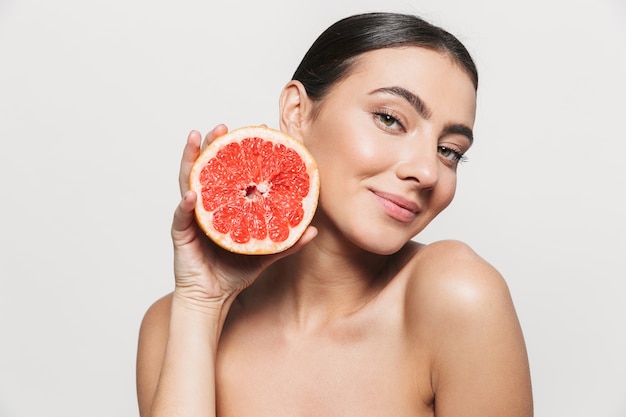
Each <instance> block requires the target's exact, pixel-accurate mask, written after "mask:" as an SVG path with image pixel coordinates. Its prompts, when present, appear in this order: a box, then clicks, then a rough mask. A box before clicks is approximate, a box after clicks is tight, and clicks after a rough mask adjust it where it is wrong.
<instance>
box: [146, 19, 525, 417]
mask: <svg viewBox="0 0 626 417" xmlns="http://www.w3.org/2000/svg"><path fill="white" fill-rule="evenodd" d="M477 80H478V77H477V74H476V69H475V66H474V64H473V62H472V59H471V57H470V56H469V54H468V53H467V51H466V50H465V48H464V47H463V45H461V44H460V43H459V41H458V40H457V39H456V38H454V37H453V36H452V35H450V34H449V33H447V32H445V31H443V30H442V29H440V28H437V27H435V26H432V25H430V24H428V23H426V22H424V21H422V20H420V19H419V18H416V17H414V16H408V15H398V14H385V13H376V14H364V15H357V16H352V17H349V18H347V19H343V20H341V21H339V22H337V23H336V24H335V25H333V26H331V27H330V28H329V29H327V30H326V31H325V32H324V33H323V34H322V35H321V36H320V37H319V38H318V39H317V40H316V42H315V43H314V44H313V46H312V47H311V49H310V50H309V52H308V53H307V54H306V56H305V57H304V59H303V61H302V63H301V65H300V66H299V68H298V69H297V70H296V73H295V74H294V77H293V80H292V81H290V82H289V83H288V84H287V85H286V86H285V88H284V90H283V91H282V94H281V97H280V127H281V130H283V131H285V132H287V133H289V134H290V135H292V136H293V137H295V138H297V139H299V140H301V141H302V142H303V143H304V144H305V145H306V146H307V147H308V148H309V150H310V151H311V153H312V154H313V156H314V157H315V159H316V160H317V163H318V166H319V169H320V176H321V193H320V200H319V206H318V210H317V212H316V215H315V218H314V220H313V222H312V224H311V226H310V227H309V228H308V229H307V231H306V232H305V234H304V235H303V237H302V238H301V239H300V241H299V242H298V243H297V244H296V246H295V247H293V248H292V249H290V250H289V251H287V252H285V253H281V254H277V255H270V256H247V257H246V256H241V255H235V254H231V253H227V252H225V251H223V250H221V249H219V248H217V247H216V246H215V245H213V244H212V243H210V242H209V241H208V239H207V238H206V237H205V236H204V235H203V234H202V233H201V232H199V231H198V228H197V226H196V224H195V221H194V217H193V207H194V204H195V201H196V198H197V197H196V195H195V193H193V192H191V191H189V190H188V187H187V185H186V184H187V177H188V175H189V170H190V166H191V165H192V164H193V162H194V161H195V159H196V157H197V156H198V154H199V151H200V142H201V137H200V134H199V133H198V132H192V133H191V134H190V135H189V138H188V141H187V145H186V147H185V150H184V153H183V158H182V163H181V172H180V179H181V191H182V194H183V198H182V201H181V202H180V204H179V206H178V207H177V209H176V212H175V215H174V220H173V225H172V238H173V242H174V254H175V257H174V264H175V265H174V270H175V278H176V286H175V290H174V292H173V293H172V294H170V295H168V296H166V297H164V298H163V299H161V300H159V301H157V302H156V303H155V304H154V305H153V306H152V307H151V308H150V309H149V311H148V312H147V313H146V316H145V318H144V320H143V323H142V328H141V332H140V340H139V351H138V363H137V378H138V379H137V383H138V398H139V407H140V412H141V415H142V416H144V417H145V416H173V415H176V416H186V417H192V416H210V415H218V416H272V417H275V416H283V415H284V416H359V417H364V416H394V417H399V416H433V415H434V416H438V417H441V416H444V417H445V416H461V415H462V416H465V417H471V416H476V417H488V416H508V417H522V416H523V417H527V416H531V415H532V398H531V387H530V377H529V369H528V361H527V355H526V350H525V346H524V340H523V337H522V333H521V330H520V326H519V323H518V319H517V317H516V313H515V310H514V307H513V304H512V302H511V298H510V295H509V292H508V289H507V286H506V284H505V282H504V280H503V278H502V277H501V276H500V274H499V273H498V272H497V271H496V270H495V269H494V268H493V267H492V266H490V265H489V264H488V263H487V262H485V261H484V260H483V259H481V258H480V257H479V256H477V255H476V254H475V253H474V252H473V251H472V250H471V249H470V248H468V247H467V246H466V245H464V244H462V243H460V242H456V241H442V242H437V243H433V244H430V245H422V244H418V243H416V242H414V241H412V240H411V239H412V238H413V237H414V236H415V235H417V234H418V233H419V232H420V231H421V230H423V229H424V227H426V225H427V224H428V223H429V222H430V221H431V220H432V219H433V218H434V217H435V216H436V215H437V214H439V213H440V212H441V211H442V210H443V209H444V208H445V207H446V206H447V205H448V204H449V203H450V202H451V200H452V198H453V196H454V192H455V187H456V169H457V165H458V164H459V162H460V161H461V160H462V159H463V154H464V153H465V152H466V151H467V150H468V149H469V148H470V146H471V144H472V141H473V137H472V126H473V124H474V117H475V110H476V88H477V84H478V81H477ZM225 132H226V127H225V126H223V125H220V126H218V127H216V128H215V129H214V130H213V131H212V132H211V133H209V134H208V135H207V137H206V141H205V143H208V142H210V141H211V140H213V139H214V138H216V137H218V136H220V135H222V134H224V133H225Z"/></svg>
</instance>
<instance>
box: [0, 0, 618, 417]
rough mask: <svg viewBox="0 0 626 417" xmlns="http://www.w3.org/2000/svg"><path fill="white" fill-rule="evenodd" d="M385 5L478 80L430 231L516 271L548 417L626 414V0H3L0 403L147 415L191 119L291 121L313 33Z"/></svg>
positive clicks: (21, 411)
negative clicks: (296, 83) (471, 139)
mask: <svg viewBox="0 0 626 417" xmlns="http://www.w3.org/2000/svg"><path fill="white" fill-rule="evenodd" d="M381 7H384V9H382V10H386V11H401V12H414V13H417V14H419V15H422V16H423V17H426V18H427V19H429V20H431V21H432V22H433V23H436V24H439V25H442V26H443V27H445V28H447V29H448V30H450V31H452V32H453V33H455V34H456V35H457V36H458V37H459V38H460V39H461V40H462V41H463V42H464V43H465V44H466V46H467V47H468V48H469V49H470V51H471V52H472V53H473V55H474V57H475V60H476V62H477V64H478V67H479V70H480V76H481V81H480V83H481V85H480V88H479V113H478V121H477V124H476V144H475V147H474V148H473V149H472V150H471V151H470V153H469V158H470V161H469V162H468V163H466V164H464V165H462V166H461V167H460V169H459V176H460V181H459V191H458V193H457V200H455V202H454V203H453V205H452V206H451V207H450V208H449V209H448V211H447V212H445V213H444V214H442V215H441V217H440V218H438V219H437V220H436V221H435V222H434V223H433V224H432V227H431V228H430V229H428V230H427V231H425V232H424V233H423V234H422V235H421V236H420V237H419V239H420V240H423V241H432V240H436V239H442V238H457V239H461V240H464V241H466V242H468V243H469V244H470V245H472V246H473V247H474V248H475V249H476V250H477V251H478V252H479V253H480V254H481V255H482V256H483V257H485V258H486V259H487V260H489V261H490V262H491V263H492V264H494V265H495V266H496V267H497V268H498V269H499V270H500V271H501V272H502V273H503V274H504V276H505V277H506V279H507V281H508V282H509V285H510V288H511V291H512V293H513V297H514V301H515V304H516V306H517V309H518V313H519V316H520V320H521V322H522V326H523V328H524V332H525V335H526V340H527V345H528V350H529V355H530V362H531V367H532V375H533V384H534V395H535V407H536V416H538V417H554V416H567V417H578V416H580V417H583V416H584V417H589V416H593V417H624V416H626V297H625V295H624V294H625V291H624V281H625V280H626V272H625V271H626V237H625V235H626V220H625V213H626V211H625V208H626V207H625V205H624V203H623V202H622V200H623V198H624V182H625V181H626V169H625V168H624V166H625V162H624V158H625V157H626V124H625V123H624V122H625V121H626V104H625V100H626V99H625V97H626V82H625V77H626V29H625V28H626V6H625V2H624V1H623V0H596V1H594V0H589V1H573V0H556V1H543V0H531V1H524V2H504V1H496V0H491V1H490V0H477V1H471V2H467V1H465V2H464V1H461V0H458V1H455V0H445V1H444V0H425V1H411V0H395V1H394V0H388V1H386V2H379V1H373V0H360V1H358V2H357V1H350V2H347V1H343V2H342V1H340V0H332V1H331V0H315V1H310V2H300V1H286V0H285V1H283V2H281V1H280V0H264V1H256V0H247V1H244V0H240V1H229V2H226V1H221V2H217V1H213V2H211V1H203V2H201V1H190V0H180V1H177V2H173V1H171V2H164V1H158V0H157V1H155V0H106V1H105V0H92V1H85V0H57V1H45V0H41V1H36V0H20V1H17V0H13V1H12V0H8V1H7V0H4V1H2V0H0V140H1V145H2V146H1V147H0V181H1V183H0V192H1V193H2V203H1V204H0V207H1V208H0V210H1V215H0V416H2V417H23V416H28V417H33V416H46V417H57V416H58V417H85V416H90V417H98V416H136V415H137V411H136V405H135V404H136V403H135V391H134V389H135V388H134V361H135V346H136V338H137V331H138V327H139V323H140V320H141V317H142V315H143V313H144V311H145V310H146V309H147V307H148V306H149V305H150V304H151V303H152V302H153V301H154V300H155V299H157V298H158V297H160V296H161V295H163V294H164V293H166V292H168V291H170V290H171V288H172V282H173V279H172V276H171V251H170V240H169V226H170V219H171V214H172V212H173V209H174V207H175V205H176V204H177V202H178V190H177V182H176V181H177V179H176V178H177V172H178V162H179V156H180V153H181V150H182V147H183V143H184V141H185V138H186V135H187V133H188V131H189V130H190V129H199V130H201V131H202V132H206V131H207V130H209V129H210V128H212V127H213V126H214V125H215V124H217V123H219V122H225V123H227V124H228V125H229V126H230V127H231V128H234V127H239V126H243V125H248V124H259V123H267V124H269V125H270V126H274V127H276V126H277V99H278V94H279V92H280V89H281V88H282V86H283V85H284V84H285V83H286V82H287V81H288V80H289V78H290V76H291V74H292V72H293V70H294V69H295V67H296V66H297V64H298V62H299V61H300V59H301V57H302V55H303V54H304V52H305V50H306V49H307V48H308V46H309V45H310V43H311V42H312V41H313V39H314V38H315V37H316V36H317V35H318V33H319V32H321V31H322V30H323V29H324V28H326V27H327V26H328V25H329V24H330V23H332V22H334V21H335V20H337V19H339V18H341V17H344V16H346V15H348V14H353V13H356V12H363V11H373V10H381ZM451 261H454V260H451Z"/></svg>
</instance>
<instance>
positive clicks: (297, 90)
mask: <svg viewBox="0 0 626 417" xmlns="http://www.w3.org/2000/svg"><path fill="white" fill-rule="evenodd" d="M311 109H312V102H311V100H310V99H309V96H308V95H307V93H306V89H305V88H304V85H302V83H301V82H300V81H297V80H291V81H289V83H288V84H287V85H286V86H285V88H283V91H282V93H281V94H280V130H282V131H283V132H285V133H287V134H289V135H291V136H293V137H295V138H298V139H302V137H303V129H304V128H305V127H306V125H307V122H308V118H309V116H310V112H311Z"/></svg>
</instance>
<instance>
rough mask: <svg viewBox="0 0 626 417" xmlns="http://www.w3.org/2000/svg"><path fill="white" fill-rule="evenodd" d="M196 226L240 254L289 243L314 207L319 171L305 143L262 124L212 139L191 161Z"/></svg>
mask: <svg viewBox="0 0 626 417" xmlns="http://www.w3.org/2000/svg"><path fill="white" fill-rule="evenodd" d="M189 185H190V189H191V190H193V191H195V192H196V193H197V195H198V200H197V203H196V209H195V215H196V220H197V223H198V225H199V226H200V228H201V229H202V230H203V231H204V232H205V233H206V235H207V236H209V237H210V238H211V239H212V240H213V241H214V242H215V243H217V244H218V245H219V246H221V247H223V248H224V249H227V250H229V251H231V252H235V253H242V254H270V253H278V252H281V251H284V250H286V249H287V248H289V247H291V246H293V245H294V244H295V243H296V242H297V241H298V239H299V238H300V237H301V236H302V234H303V233H304V231H305V230H306V228H307V226H308V225H309V224H310V222H311V220H312V219H313V215H314V213H315V209H316V208H317V200H318V196H319V173H318V170H317V165H316V163H315V160H314V159H313V157H312V155H311V154H310V153H309V151H308V150H307V149H306V148H305V147H304V145H303V144H302V143H301V142H299V141H298V140H296V139H294V138H292V137H290V136H288V135H286V134H285V133H283V132H281V131H278V130H275V129H271V128H268V127H265V126H249V127H243V128H240V129H236V130H233V131H231V132H229V133H227V134H225V135H223V136H220V137H219V138H217V139H215V140H214V141H213V142H211V143H210V144H209V145H208V146H207V147H206V148H205V149H204V150H203V151H202V153H201V154H200V156H199V157H198V159H197V160H196V162H195V163H194V165H193V167H192V169H191V174H190V178H189Z"/></svg>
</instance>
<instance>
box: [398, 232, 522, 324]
mask: <svg viewBox="0 0 626 417" xmlns="http://www.w3.org/2000/svg"><path fill="white" fill-rule="evenodd" d="M407 284H408V286H409V288H408V294H407V295H408V296H409V297H425V299H424V300H419V301H420V304H423V303H424V302H428V303H429V305H430V307H433V308H437V310H439V312H440V313H442V314H452V315H458V314H459V313H468V312H471V311H472V310H476V309H478V310H480V309H482V308H483V307H489V306H492V304H493V302H495V301H500V302H504V303H505V304H508V303H510V295H509V290H508V287H507V285H506V282H505V280H504V278H503V277H502V275H501V274H500V273H499V272H498V270H496V269H495V268H494V267H493V266H492V265H491V264H489V263H488V262H487V261H486V260H485V259H483V258H482V257H480V256H479V255H478V254H477V253H476V252H475V251H474V250H473V249H472V248H471V247H469V246H468V245H467V244H465V243H463V242H460V241H456V240H444V241H439V242H435V243H432V244H430V245H426V246H423V247H421V249H420V250H419V251H418V252H417V253H416V255H415V256H414V257H413V259H412V262H411V270H410V278H409V281H408V283H407ZM415 301H418V300H415ZM486 304H487V305H486ZM461 315H463V314H461Z"/></svg>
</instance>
